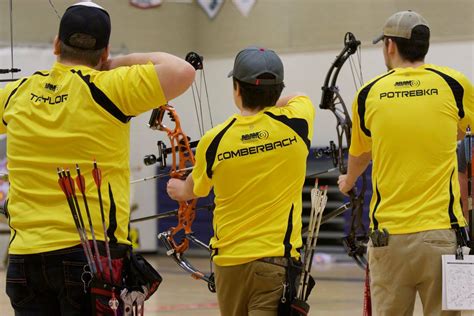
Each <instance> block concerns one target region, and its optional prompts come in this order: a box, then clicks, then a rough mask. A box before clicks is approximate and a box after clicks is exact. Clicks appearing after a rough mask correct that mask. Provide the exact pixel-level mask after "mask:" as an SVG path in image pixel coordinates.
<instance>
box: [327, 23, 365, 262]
mask: <svg viewBox="0 0 474 316" xmlns="http://www.w3.org/2000/svg"><path fill="white" fill-rule="evenodd" d="M359 46H360V41H359V40H357V39H356V38H355V36H354V34H352V33H350V32H348V33H346V35H345V37H344V48H343V49H342V51H341V53H340V54H339V55H338V56H337V57H336V60H335V61H334V62H333V64H332V65H331V67H330V68H329V71H328V73H327V75H326V79H325V81H324V85H323V86H322V87H321V89H322V96H321V104H320V105H319V107H320V108H321V109H325V110H330V111H331V112H332V113H333V114H334V116H335V117H336V121H337V123H336V131H337V146H336V144H335V143H334V142H333V141H331V142H330V146H329V149H327V150H326V152H328V153H329V154H330V155H331V157H332V160H333V163H334V166H335V167H337V168H338V169H339V172H340V173H341V174H346V173H347V165H346V162H345V159H346V156H347V154H348V148H349V147H350V144H351V129H352V121H351V118H350V114H349V111H348V110H347V107H346V105H345V103H344V100H343V99H342V96H341V94H340V93H339V88H338V87H337V86H336V81H337V77H338V75H339V72H340V71H341V68H342V66H343V65H344V63H345V62H346V61H347V60H348V59H349V57H350V56H351V55H353V54H354V53H356V52H357V49H358V48H359ZM344 141H345V144H346V148H344ZM366 184H367V180H366V176H365V173H364V174H363V175H362V188H361V190H360V192H359V193H358V194H357V192H356V190H355V188H354V189H352V190H351V191H350V192H349V196H350V205H351V208H352V213H351V214H352V215H351V227H350V232H349V235H348V236H346V237H345V238H344V239H343V243H344V247H345V248H346V251H347V252H348V254H349V256H351V257H352V258H354V260H355V261H356V262H357V264H358V265H360V266H361V267H365V266H366V265H367V260H366V259H365V257H364V255H365V253H366V249H367V248H366V244H367V241H368V238H367V234H366V232H365V228H364V227H363V225H362V210H363V206H364V194H365V190H366ZM346 208H347V207H346ZM346 208H343V210H345V209H346ZM323 221H324V218H323ZM361 231H362V235H360V232H361Z"/></svg>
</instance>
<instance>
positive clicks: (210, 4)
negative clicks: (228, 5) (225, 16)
mask: <svg viewBox="0 0 474 316" xmlns="http://www.w3.org/2000/svg"><path fill="white" fill-rule="evenodd" d="M197 3H198V4H199V6H200V7H201V8H202V9H203V10H204V12H206V14H207V16H208V17H209V18H211V19H213V18H214V17H215V16H216V15H217V13H219V10H220V9H221V7H222V5H223V4H224V0H197Z"/></svg>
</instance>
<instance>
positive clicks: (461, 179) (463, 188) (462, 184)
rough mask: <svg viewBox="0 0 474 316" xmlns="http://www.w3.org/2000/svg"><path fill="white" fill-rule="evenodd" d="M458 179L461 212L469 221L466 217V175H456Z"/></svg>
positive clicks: (467, 217)
mask: <svg viewBox="0 0 474 316" xmlns="http://www.w3.org/2000/svg"><path fill="white" fill-rule="evenodd" d="M458 177H459V188H460V190H461V201H462V211H463V213H464V217H465V218H466V220H468V219H469V216H468V207H467V196H468V192H467V175H466V174H465V173H463V172H459V173H458Z"/></svg>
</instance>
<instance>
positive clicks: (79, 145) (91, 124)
mask: <svg viewBox="0 0 474 316" xmlns="http://www.w3.org/2000/svg"><path fill="white" fill-rule="evenodd" d="M165 103H166V100H165V96H164V94H163V91H162V89H161V86H160V83H159V80H158V76H157V74H156V71H155V68H154V66H153V65H152V64H151V63H150V64H147V65H137V66H132V67H120V68H117V69H114V70H110V71H97V70H94V69H91V68H89V67H86V66H66V65H64V64H61V63H55V64H54V66H53V67H52V69H51V70H49V71H39V72H36V73H35V74H33V75H32V76H30V77H26V78H23V79H20V80H18V81H16V82H13V83H10V84H8V85H7V86H6V87H5V89H4V90H3V91H1V93H0V116H1V118H2V123H3V124H0V132H3V133H6V134H7V159H8V170H9V179H10V185H11V186H10V192H9V204H8V212H9V214H10V218H9V225H10V228H11V240H10V248H9V252H10V253H11V254H33V253H41V252H46V251H52V250H57V249H63V248H67V247H71V246H74V245H77V244H79V237H78V233H77V231H76V228H75V225H74V221H73V218H72V215H71V212H70V210H69V207H68V204H67V202H66V199H65V196H64V193H63V192H62V191H61V189H60V187H59V185H58V175H57V173H56V168H58V167H59V168H69V169H70V170H71V174H72V175H73V176H74V177H75V176H76V172H75V165H76V163H77V164H79V166H80V168H81V173H82V174H83V175H84V177H85V182H86V194H87V198H88V202H89V208H90V210H91V216H92V222H93V223H94V227H95V233H96V235H97V236H96V237H97V239H98V240H104V234H103V230H102V225H101V216H100V211H99V203H98V194H97V189H96V186H95V183H94V180H93V177H92V174H91V170H92V162H93V159H96V160H97V163H98V166H99V168H100V169H101V170H102V179H103V180H102V190H101V191H102V198H103V205H104V210H105V216H106V225H107V227H108V231H107V235H108V236H109V238H110V241H111V242H112V243H123V244H130V241H129V240H128V235H129V217H130V212H129V173H130V172H129V147H130V145H129V138H130V123H129V121H130V119H131V118H132V117H133V116H135V115H137V114H139V113H142V112H145V111H148V110H150V109H152V108H156V107H159V106H160V105H163V104H165ZM76 191H77V194H78V197H79V201H81V200H82V198H81V195H80V193H79V191H78V190H77V188H76ZM81 210H82V212H83V217H84V221H86V218H87V217H86V216H85V212H84V211H85V210H84V205H83V204H82V203H81ZM85 223H87V222H85ZM86 227H87V228H88V227H89V226H88V225H87V224H86ZM89 238H90V234H89Z"/></svg>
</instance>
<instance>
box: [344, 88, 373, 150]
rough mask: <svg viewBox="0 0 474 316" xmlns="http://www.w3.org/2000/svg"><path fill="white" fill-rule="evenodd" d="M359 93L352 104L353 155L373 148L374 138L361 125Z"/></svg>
mask: <svg viewBox="0 0 474 316" xmlns="http://www.w3.org/2000/svg"><path fill="white" fill-rule="evenodd" d="M357 100H358V94H357V96H356V98H355V99H354V102H353V104H352V135H351V146H350V147H349V153H350V154H351V155H352V156H356V157H357V156H360V155H362V154H363V153H367V152H370V151H371V150H372V138H371V137H369V136H367V135H366V134H365V133H364V132H363V131H362V129H361V127H360V117H359V111H358V108H359V103H358V101H357Z"/></svg>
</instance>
